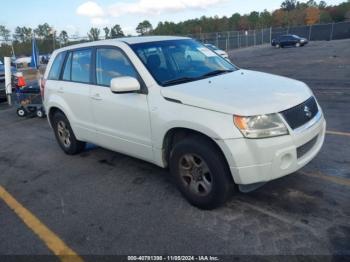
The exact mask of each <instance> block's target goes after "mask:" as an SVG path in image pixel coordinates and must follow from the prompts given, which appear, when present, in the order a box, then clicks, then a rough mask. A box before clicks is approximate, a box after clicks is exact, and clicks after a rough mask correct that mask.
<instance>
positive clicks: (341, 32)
mask: <svg viewBox="0 0 350 262" xmlns="http://www.w3.org/2000/svg"><path fill="white" fill-rule="evenodd" d="M283 34H296V35H299V36H301V37H305V38H307V39H308V40H309V41H316V40H326V41H330V40H336V39H345V38H350V21H349V22H340V23H332V24H316V25H311V26H297V27H287V28H272V27H271V28H263V29H256V30H246V31H228V32H216V33H201V34H195V35H189V36H190V37H193V38H195V39H197V40H199V41H201V42H204V43H210V44H213V45H216V46H218V47H219V48H220V49H224V50H231V49H236V48H242V47H249V46H255V45H263V44H270V43H271V40H272V39H274V38H275V37H277V36H279V35H283ZM88 41H90V40H89V39H88V38H87V37H75V38H69V39H68V41H67V42H63V41H62V39H60V38H59V37H57V36H56V37H55V38H52V39H51V40H50V39H46V40H40V39H38V40H37V44H38V47H39V50H40V52H41V53H51V52H52V51H53V50H54V49H55V48H59V47H62V46H66V45H72V44H77V43H81V42H88ZM13 51H14V52H15V53H16V54H30V52H31V43H30V41H26V42H24V43H21V42H17V43H15V42H14V43H13V44H12V41H11V40H8V41H2V40H0V57H2V56H11V55H12V53H13Z"/></svg>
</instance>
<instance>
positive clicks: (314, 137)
mask: <svg viewBox="0 0 350 262" xmlns="http://www.w3.org/2000/svg"><path fill="white" fill-rule="evenodd" d="M319 114H320V115H318V116H315V119H313V120H311V121H310V123H308V124H306V125H305V126H303V127H301V128H298V129H296V130H290V134H289V135H286V136H280V137H273V138H265V139H246V138H239V139H228V140H220V141H218V144H219V146H220V147H221V149H222V150H223V152H224V154H225V156H226V159H227V161H228V163H229V166H230V170H231V173H232V176H233V179H234V181H235V183H236V184H253V183H259V182H267V181H270V180H273V179H276V178H279V177H282V176H285V175H288V174H291V173H293V172H295V171H297V170H299V169H300V168H302V167H303V166H305V165H306V164H307V163H309V162H310V161H311V160H312V159H313V158H314V157H315V156H316V155H317V153H318V152H319V151H320V149H321V147H322V145H323V142H324V137H325V132H326V121H325V119H324V117H323V115H322V112H321V111H320V112H319ZM310 141H312V142H313V143H312V144H311V145H310V143H311V142H310ZM308 142H310V143H308ZM302 146H304V147H302ZM307 146H308V147H309V148H307ZM305 147H306V150H305ZM298 148H299V150H297V149H298ZM300 149H304V151H303V154H302V155H300V154H298V153H297V151H299V152H300V151H301V150H300Z"/></svg>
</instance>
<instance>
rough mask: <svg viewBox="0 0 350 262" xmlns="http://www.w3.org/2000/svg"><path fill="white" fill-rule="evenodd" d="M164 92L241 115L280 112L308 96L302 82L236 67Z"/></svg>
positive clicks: (309, 94) (197, 105)
mask: <svg viewBox="0 0 350 262" xmlns="http://www.w3.org/2000/svg"><path fill="white" fill-rule="evenodd" d="M161 94H162V95H163V96H164V97H166V98H170V99H175V100H180V101H181V102H182V103H183V104H186V105H190V106H195V107H200V108H204V109H208V110H213V111H219V112H223V113H228V114H235V115H241V116H252V115H259V114H270V113H277V112H281V111H283V110H286V109H288V108H291V107H293V106H295V105H298V104H300V103H302V102H304V101H305V100H306V99H308V98H309V97H310V96H311V95H312V92H311V90H310V89H309V88H308V87H307V85H306V84H304V83H303V82H300V81H297V80H293V79H289V78H286V77H281V76H276V75H271V74H267V73H261V72H255V71H250V70H237V71H234V72H232V73H227V74H223V75H218V76H215V77H211V78H206V79H202V80H198V81H193V82H189V83H184V84H179V85H176V86H168V87H163V88H162V89H161Z"/></svg>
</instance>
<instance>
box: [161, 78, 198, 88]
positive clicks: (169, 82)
mask: <svg viewBox="0 0 350 262" xmlns="http://www.w3.org/2000/svg"><path fill="white" fill-rule="evenodd" d="M197 79H198V78H197V77H180V78H176V79H171V80H167V81H164V82H163V83H162V85H163V86H167V85H173V84H183V83H187V82H191V81H194V80H197Z"/></svg>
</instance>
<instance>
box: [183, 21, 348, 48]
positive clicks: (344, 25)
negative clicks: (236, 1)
mask: <svg viewBox="0 0 350 262" xmlns="http://www.w3.org/2000/svg"><path fill="white" fill-rule="evenodd" d="M284 34H295V35H298V36H301V37H304V38H306V39H308V40H309V41H321V40H326V41H330V40H336V39H346V38H350V22H341V23H332V24H317V25H310V26H297V27H286V28H272V27H271V28H263V29H256V30H246V31H228V32H217V33H202V34H196V35H190V36H191V37H193V38H195V39H197V40H199V41H201V42H204V43H210V44H213V45H216V46H217V47H219V48H220V49H223V50H231V49H236V48H242V47H249V46H255V45H263V44H270V43H271V40H272V39H274V38H275V37H277V36H279V35H284Z"/></svg>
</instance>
